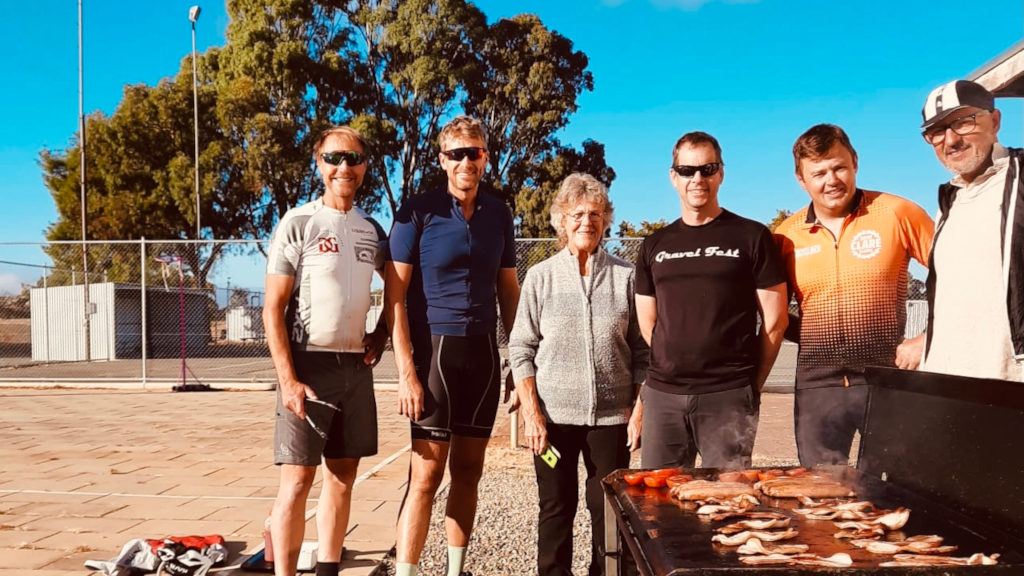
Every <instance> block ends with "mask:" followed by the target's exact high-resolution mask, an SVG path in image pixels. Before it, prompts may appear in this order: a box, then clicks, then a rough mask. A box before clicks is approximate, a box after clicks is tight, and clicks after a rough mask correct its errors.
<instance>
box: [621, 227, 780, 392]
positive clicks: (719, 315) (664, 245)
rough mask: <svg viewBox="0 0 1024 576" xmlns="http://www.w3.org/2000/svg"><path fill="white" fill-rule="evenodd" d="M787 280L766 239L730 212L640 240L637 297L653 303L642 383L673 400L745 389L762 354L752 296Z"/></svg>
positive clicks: (764, 231)
mask: <svg viewBox="0 0 1024 576" xmlns="http://www.w3.org/2000/svg"><path fill="white" fill-rule="evenodd" d="M785 281H786V272H785V269H784V268H783V266H782V260H781V258H780V257H779V254H778V251H777V248H776V246H775V243H774V242H773V241H772V236H771V233H770V232H769V231H768V229H767V228H766V227H765V226H764V225H763V224H761V223H759V222H755V221H753V220H748V219H746V218H743V217H740V216H737V215H736V214H733V213H732V212H729V211H728V210H723V211H722V213H721V214H720V215H719V216H718V217H717V218H715V219H714V220H712V221H711V222H709V223H707V224H704V225H702V226H688V225H686V224H684V223H683V221H682V220H676V221H675V222H672V223H671V224H669V225H668V226H666V227H665V228H662V229H661V230H658V231H657V232H655V233H653V234H651V235H650V236H648V237H647V238H645V239H644V243H643V247H642V248H641V249H640V254H639V256H638V257H637V261H636V293H637V294H640V295H644V296H654V297H655V299H656V300H657V314H658V316H657V321H656V322H655V324H654V333H653V335H652V337H651V366H650V369H649V370H648V372H647V385H649V386H651V387H652V388H654V389H656V390H660V391H663V392H668V393H672V394H704V393H708V392H718V391H721V390H731V389H734V388H740V387H742V386H749V385H750V384H751V383H752V381H753V379H754V377H755V376H756V370H757V360H758V355H759V352H760V347H759V343H758V336H757V334H756V329H757V316H758V305H757V290H758V289H763V288H770V287H772V286H775V285H777V284H780V283H782V282H785Z"/></svg>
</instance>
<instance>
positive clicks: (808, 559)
mask: <svg viewBox="0 0 1024 576" xmlns="http://www.w3.org/2000/svg"><path fill="white" fill-rule="evenodd" d="M793 560H794V561H795V562H794V564H797V565H798V566H826V567H828V568H845V567H847V566H853V558H850V555H849V554H847V553H845V552H837V553H835V554H833V555H831V556H829V557H828V558H822V557H821V556H817V555H815V554H797V555H796V556H794V557H793Z"/></svg>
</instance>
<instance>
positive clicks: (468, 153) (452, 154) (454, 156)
mask: <svg viewBox="0 0 1024 576" xmlns="http://www.w3.org/2000/svg"><path fill="white" fill-rule="evenodd" d="M484 152H487V149H486V148H480V147H478V146H472V147H469V148H453V149H451V150H442V151H441V154H444V156H445V158H447V159H449V160H451V161H453V162H462V159H463V158H469V161H470V162H476V161H477V160H479V159H480V157H481V156H483V155H484Z"/></svg>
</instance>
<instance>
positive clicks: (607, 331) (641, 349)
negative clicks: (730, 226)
mask: <svg viewBox="0 0 1024 576" xmlns="http://www.w3.org/2000/svg"><path fill="white" fill-rule="evenodd" d="M633 277H634V276H633V265H632V264H629V263H628V262H626V261H625V260H622V259H620V258H616V257H614V256H612V255H610V254H608V252H606V251H605V250H604V249H603V248H598V249H597V252H595V253H594V255H593V256H592V257H591V269H590V281H589V282H586V281H584V280H585V279H584V277H583V276H582V275H581V274H580V270H579V261H578V260H577V258H576V257H575V256H573V255H572V253H570V252H569V250H568V249H563V250H562V251H561V252H559V253H558V254H555V255H554V256H552V257H551V258H548V259H547V260H544V261H543V262H540V263H539V264H537V265H535V266H534V267H532V268H530V270H529V271H528V272H527V273H526V280H525V281H524V282H523V288H522V293H521V295H520V297H519V307H518V309H517V311H516V321H515V324H514V325H513V328H512V333H511V334H510V335H509V345H508V350H509V359H510V360H511V364H512V375H513V377H514V378H515V379H516V381H521V380H523V379H524V378H528V377H530V376H533V377H535V379H536V382H537V395H538V396H539V397H540V408H541V411H542V413H543V414H544V417H545V418H546V419H547V420H548V421H549V422H553V423H555V424H568V425H579V426H608V425H613V424H625V423H626V422H627V421H628V420H629V414H630V410H631V408H632V406H633V400H634V394H635V390H636V385H637V384H640V383H642V382H643V381H644V379H645V378H646V375H647V365H648V359H649V351H648V348H647V344H646V343H645V342H644V340H643V337H642V336H641V335H640V327H639V324H638V322H637V317H636V305H635V303H634V300H633Z"/></svg>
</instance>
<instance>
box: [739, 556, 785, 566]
mask: <svg viewBox="0 0 1024 576" xmlns="http://www.w3.org/2000/svg"><path fill="white" fill-rule="evenodd" d="M740 562H743V563H744V564H749V565H751V566H789V565H790V564H792V563H793V557H792V556H788V555H786V554H769V555H767V556H760V555H757V556H741V557H740Z"/></svg>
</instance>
